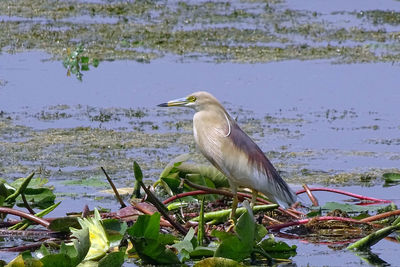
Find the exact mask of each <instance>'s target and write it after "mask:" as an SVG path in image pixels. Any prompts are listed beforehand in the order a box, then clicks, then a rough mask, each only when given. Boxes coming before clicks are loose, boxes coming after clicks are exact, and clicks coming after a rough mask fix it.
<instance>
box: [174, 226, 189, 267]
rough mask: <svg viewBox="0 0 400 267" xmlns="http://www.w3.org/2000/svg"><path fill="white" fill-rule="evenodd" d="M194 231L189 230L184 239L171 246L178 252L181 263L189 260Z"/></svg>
mask: <svg viewBox="0 0 400 267" xmlns="http://www.w3.org/2000/svg"><path fill="white" fill-rule="evenodd" d="M193 238H194V229H193V228H190V229H189V231H188V233H187V234H186V236H185V238H184V239H183V240H182V241H181V242H179V243H176V244H173V245H172V247H173V248H175V249H176V250H178V253H179V254H178V257H179V260H180V261H181V262H182V263H183V262H185V261H186V260H188V259H190V253H191V252H192V251H193V249H194V247H193V241H194V239H193Z"/></svg>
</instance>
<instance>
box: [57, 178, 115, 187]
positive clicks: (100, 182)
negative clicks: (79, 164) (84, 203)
mask: <svg viewBox="0 0 400 267" xmlns="http://www.w3.org/2000/svg"><path fill="white" fill-rule="evenodd" d="M61 183H62V184H65V185H82V186H88V187H107V186H108V183H106V182H104V179H103V177H102V176H95V177H90V178H83V179H79V180H68V181H63V182H61Z"/></svg>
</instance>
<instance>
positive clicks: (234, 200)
mask: <svg viewBox="0 0 400 267" xmlns="http://www.w3.org/2000/svg"><path fill="white" fill-rule="evenodd" d="M234 194H235V196H234V197H233V202H232V210H231V215H230V219H231V220H232V221H234V222H236V208H237V205H238V202H239V200H238V197H237V193H236V192H235V193H234Z"/></svg>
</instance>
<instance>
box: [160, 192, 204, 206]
mask: <svg viewBox="0 0 400 267" xmlns="http://www.w3.org/2000/svg"><path fill="white" fill-rule="evenodd" d="M208 194H211V193H210V192H207V191H204V190H196V191H190V192H184V193H180V194H177V195H175V196H172V197H170V198H167V199H166V200H164V201H163V204H164V205H167V204H168V203H170V202H172V201H174V200H177V199H179V198H183V197H188V196H195V195H208Z"/></svg>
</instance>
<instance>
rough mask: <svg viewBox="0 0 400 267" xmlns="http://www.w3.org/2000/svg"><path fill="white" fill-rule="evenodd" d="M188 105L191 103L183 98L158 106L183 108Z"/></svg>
mask: <svg viewBox="0 0 400 267" xmlns="http://www.w3.org/2000/svg"><path fill="white" fill-rule="evenodd" d="M188 103H189V101H188V100H187V98H186V97H183V98H179V99H175V100H171V101H168V102H167V103H161V104H159V105H158V106H159V107H182V106H185V105H186V104H188Z"/></svg>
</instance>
